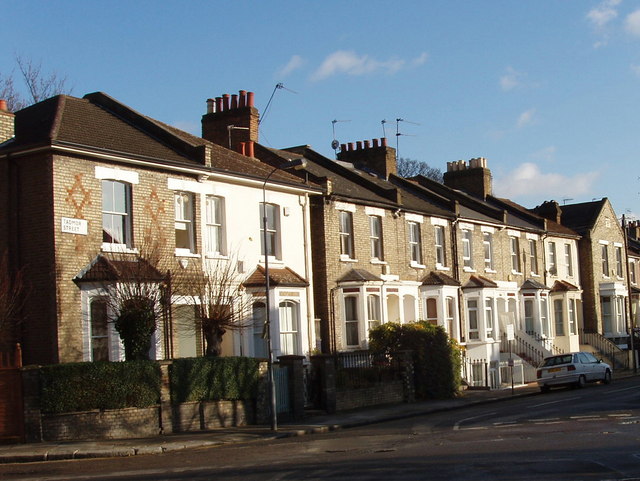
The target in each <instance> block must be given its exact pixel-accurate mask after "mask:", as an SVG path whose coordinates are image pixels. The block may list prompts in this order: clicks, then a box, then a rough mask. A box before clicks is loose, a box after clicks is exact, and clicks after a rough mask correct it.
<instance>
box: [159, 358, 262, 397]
mask: <svg viewBox="0 0 640 481" xmlns="http://www.w3.org/2000/svg"><path fill="white" fill-rule="evenodd" d="M259 365H260V361H259V360H257V359H254V358H250V357H194V358H185V359H176V360H174V361H173V364H172V365H171V367H170V371H169V372H170V375H171V400H172V401H173V402H174V403H182V402H188V401H218V400H223V399H224V400H249V399H255V398H256V396H257V392H258V381H259V372H258V367H259Z"/></svg>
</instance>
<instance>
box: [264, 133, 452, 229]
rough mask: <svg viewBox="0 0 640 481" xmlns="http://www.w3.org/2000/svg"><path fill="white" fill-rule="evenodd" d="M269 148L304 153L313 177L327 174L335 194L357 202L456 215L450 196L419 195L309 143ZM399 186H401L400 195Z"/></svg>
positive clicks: (317, 178) (283, 153)
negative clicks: (335, 158) (444, 197)
mask: <svg viewBox="0 0 640 481" xmlns="http://www.w3.org/2000/svg"><path fill="white" fill-rule="evenodd" d="M269 151H270V152H271V153H272V154H273V155H278V156H280V157H281V158H291V157H292V155H294V156H295V155H297V156H300V157H304V158H305V159H306V160H307V167H306V168H305V171H306V172H307V173H309V174H311V175H312V176H313V179H312V180H313V181H315V182H319V181H320V179H323V178H327V179H330V180H331V188H332V195H333V196H334V197H337V198H342V199H345V200H350V201H353V202H357V201H360V202H362V203H368V204H369V205H379V206H383V207H389V208H401V209H403V210H406V211H410V212H419V213H421V214H426V215H434V216H439V217H453V212H452V210H451V208H450V205H449V204H450V201H449V200H447V199H429V198H423V197H420V196H417V195H415V194H414V193H413V192H410V191H408V190H406V189H403V188H402V187H401V186H398V185H395V184H394V183H392V182H390V181H389V180H386V179H382V178H380V177H378V176H377V175H375V174H373V173H370V172H368V171H364V170H361V169H356V168H355V167H354V166H353V164H351V163H349V162H343V161H335V160H332V159H328V158H327V157H324V156H323V155H321V154H319V153H317V152H315V151H314V150H312V149H311V148H310V147H309V146H306V145H303V146H298V147H291V148H288V149H285V150H276V149H269ZM398 190H400V196H399V198H398ZM398 200H399V201H398Z"/></svg>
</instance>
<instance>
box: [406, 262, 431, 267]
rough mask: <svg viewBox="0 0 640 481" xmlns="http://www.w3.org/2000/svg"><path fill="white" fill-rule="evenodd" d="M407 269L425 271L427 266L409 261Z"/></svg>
mask: <svg viewBox="0 0 640 481" xmlns="http://www.w3.org/2000/svg"><path fill="white" fill-rule="evenodd" d="M409 267H413V268H414V269H426V268H427V266H425V265H424V264H418V263H417V262H416V261H411V263H410V264H409Z"/></svg>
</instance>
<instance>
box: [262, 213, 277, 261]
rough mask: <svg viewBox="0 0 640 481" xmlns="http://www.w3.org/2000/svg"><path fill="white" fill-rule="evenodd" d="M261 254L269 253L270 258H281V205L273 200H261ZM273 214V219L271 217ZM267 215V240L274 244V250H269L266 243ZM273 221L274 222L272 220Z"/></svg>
mask: <svg viewBox="0 0 640 481" xmlns="http://www.w3.org/2000/svg"><path fill="white" fill-rule="evenodd" d="M259 211H260V254H261V255H262V256H266V255H268V257H269V259H280V258H281V247H280V206H279V205H278V204H274V203H271V202H267V203H266V204H265V203H263V202H260V208H259ZM270 215H272V219H270V218H269V217H270ZM265 216H266V217H267V225H266V227H267V240H268V241H269V240H271V242H268V244H269V245H271V246H272V250H273V252H269V250H268V249H267V246H265V245H264V227H265V225H264V217H265ZM270 221H272V222H270Z"/></svg>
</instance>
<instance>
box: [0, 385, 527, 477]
mask: <svg viewBox="0 0 640 481" xmlns="http://www.w3.org/2000/svg"><path fill="white" fill-rule="evenodd" d="M538 392H539V390H538V386H537V384H536V383H529V384H527V385H524V386H516V387H515V388H514V389H513V392H512V390H511V388H508V389H498V390H491V391H489V390H481V389H467V390H464V391H461V393H460V395H459V396H458V397H456V398H454V399H445V400H430V401H420V402H415V403H404V404H393V405H385V406H377V407H370V408H362V409H357V410H352V411H346V412H339V413H335V414H314V415H311V416H308V417H307V418H306V419H305V420H304V421H302V422H296V423H281V424H280V425H279V426H278V429H277V431H272V430H271V428H270V426H242V427H234V428H221V429H215V430H210V431H198V432H190V433H179V434H166V435H159V436H155V437H152V438H137V439H121V440H104V441H64V442H62V441H60V442H40V443H27V444H12V445H0V464H2V463H29V462H39V461H55V460H64V459H87V458H109V457H119V456H137V455H144V454H161V453H166V452H170V451H178V450H182V449H190V448H203V447H212V446H220V445H225V444H237V443H250V442H258V441H266V440H273V439H279V438H285V437H292V436H304V435H307V434H317V433H325V432H329V431H334V430H337V429H344V428H351V427H356V426H364V425H367V424H374V423H378V422H384V421H393V420H397V419H404V418H409V417H414V416H420V415H423V414H429V413H434V412H442V411H448V410H454V409H459V408H462V407H465V406H469V405H473V404H482V403H491V402H497V401H503V400H506V399H510V398H513V397H522V396H528V395H532V394H534V393H538Z"/></svg>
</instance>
